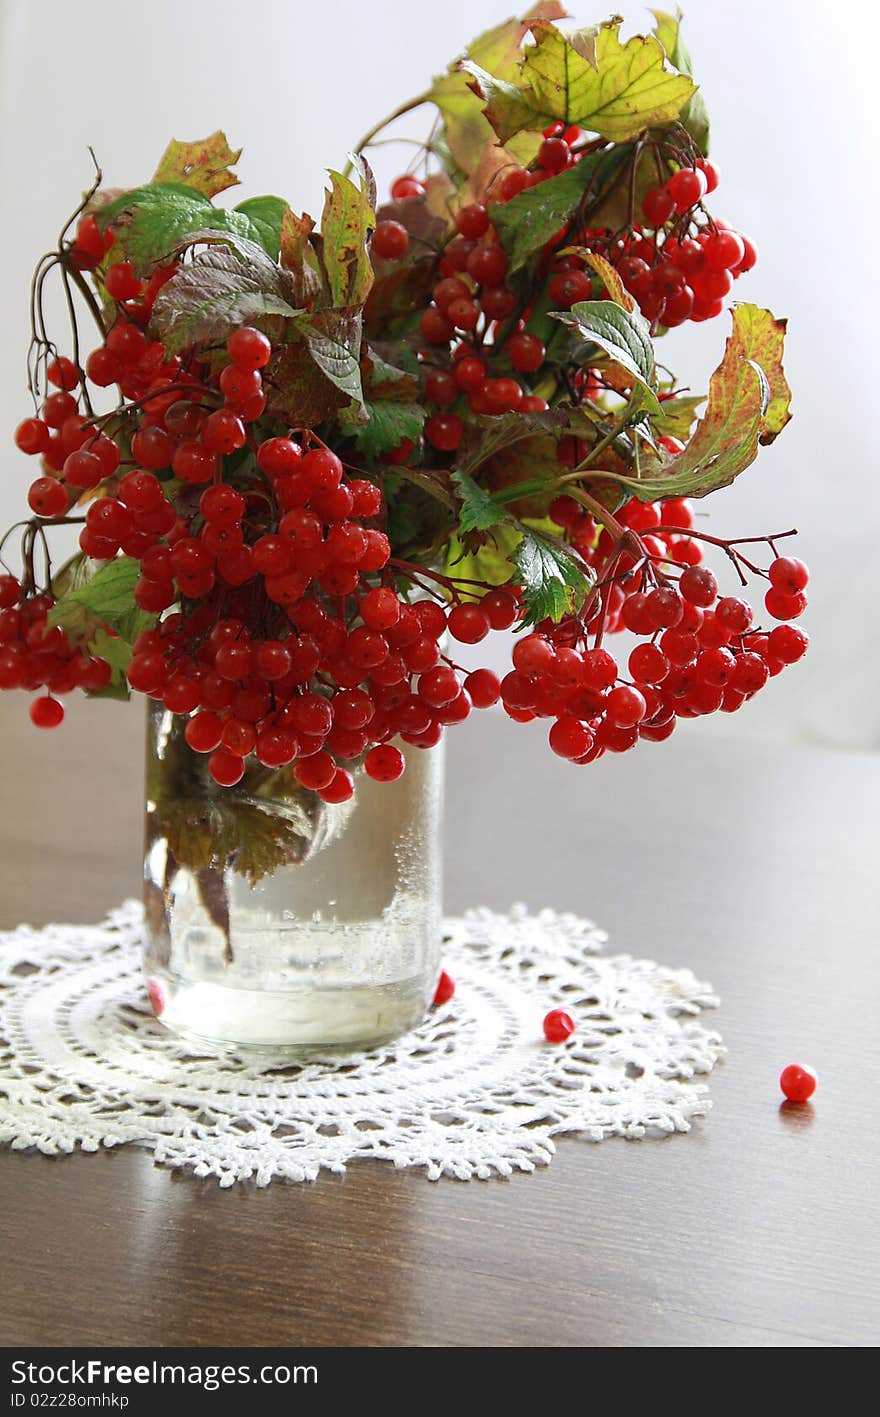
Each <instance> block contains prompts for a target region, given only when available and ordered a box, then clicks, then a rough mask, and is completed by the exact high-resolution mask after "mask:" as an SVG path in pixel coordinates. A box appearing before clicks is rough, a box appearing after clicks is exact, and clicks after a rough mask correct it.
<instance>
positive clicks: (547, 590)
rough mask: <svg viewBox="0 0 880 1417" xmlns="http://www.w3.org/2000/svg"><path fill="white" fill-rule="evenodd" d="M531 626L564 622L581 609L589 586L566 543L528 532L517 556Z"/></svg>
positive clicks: (515, 551)
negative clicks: (567, 617) (565, 616)
mask: <svg viewBox="0 0 880 1417" xmlns="http://www.w3.org/2000/svg"><path fill="white" fill-rule="evenodd" d="M513 559H514V562H515V563H516V567H517V570H518V572H519V580H520V584H521V585H522V589H523V598H524V600H525V603H526V606H527V607H528V612H529V613H528V621H529V623H536V622H538V621H541V620H547V619H550V620H557V621H558V620H561V619H562V617H563V615H567V614H568V613H569V612H570V611H572V610H574V609H576V608H577V606H579V605H580V604H581V603H582V602H583V600H584V598H585V596H586V594H587V591H588V590H589V582H588V581H587V578H586V576H585V574H584V572H583V571H582V570H581V568H580V566H579V565H578V563H577V562H576V561H575V560H574V559H573V556H572V553H571V552H570V551H569V550H568V549H567V547H565V546H564V545H563V543H562V542H555V541H550V540H548V539H547V538H546V537H544V536H541V535H538V534H535V533H534V532H527V533H526V534H525V536H524V537H523V539H522V541H521V542H520V543H519V545H518V546H517V547H516V549H515V550H514V553H513Z"/></svg>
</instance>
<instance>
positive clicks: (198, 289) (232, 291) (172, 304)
mask: <svg viewBox="0 0 880 1417" xmlns="http://www.w3.org/2000/svg"><path fill="white" fill-rule="evenodd" d="M207 235H208V236H210V233H207ZM205 237H206V233H204V232H199V233H197V239H205ZM216 240H218V241H219V242H220V243H222V244H220V245H213V246H210V247H209V248H208V249H207V250H206V251H200V252H199V254H198V255H197V256H196V257H195V259H194V260H193V261H192V262H191V263H190V264H189V265H186V266H182V267H181V268H180V270H179V271H178V272H177V274H176V275H175V276H173V277H172V278H171V280H169V281H167V282H166V283H165V285H163V287H162V289H161V290H160V292H159V295H158V296H157V298H156V303H155V305H154V306H153V316H152V321H151V325H152V328H153V330H154V331H155V333H156V334H157V335H158V337H159V338H160V339H161V340H162V342H163V343H164V345H165V347H166V348H167V349H168V350H169V352H170V353H176V352H177V351H178V350H181V349H186V348H188V347H189V346H190V345H193V344H219V343H221V342H222V341H223V340H224V339H225V338H226V336H227V335H228V334H229V333H230V331H232V330H233V329H236V328H237V327H238V326H239V325H246V324H259V323H260V322H261V321H262V320H265V319H266V318H267V317H273V316H281V317H288V318H289V317H291V316H295V315H297V314H298V313H299V312H298V311H297V310H296V308H295V307H294V306H293V305H291V304H290V298H289V297H290V295H291V290H290V282H289V279H288V278H287V277H286V274H285V272H284V271H283V270H282V269H281V268H280V267H279V266H276V265H275V264H274V263H273V262H271V261H270V260H269V258H268V256H267V255H266V254H265V252H264V251H263V250H262V248H261V247H258V246H254V245H253V243H251V242H249V241H245V240H242V239H241V238H234V239H233V241H232V242H227V240H226V238H224V237H222V236H221V237H218V238H216ZM233 244H234V247H235V249H234V250H232V249H230V246H231V245H233Z"/></svg>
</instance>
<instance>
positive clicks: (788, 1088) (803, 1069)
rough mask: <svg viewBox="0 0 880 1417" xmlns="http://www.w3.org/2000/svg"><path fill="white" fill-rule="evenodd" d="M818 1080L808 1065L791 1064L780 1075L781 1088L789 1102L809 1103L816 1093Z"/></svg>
mask: <svg viewBox="0 0 880 1417" xmlns="http://www.w3.org/2000/svg"><path fill="white" fill-rule="evenodd" d="M817 1082H818V1078H817V1077H816V1074H815V1072H814V1070H813V1069H812V1068H811V1067H809V1065H808V1064H807V1063H789V1065H788V1067H787V1068H783V1069H782V1072H781V1073H780V1075H779V1086H780V1087H781V1088H782V1091H783V1092H784V1093H785V1096H786V1098H787V1099H788V1101H789V1102H807V1101H809V1099H810V1098H811V1097H812V1095H813V1093H814V1092H815V1091H816V1083H817Z"/></svg>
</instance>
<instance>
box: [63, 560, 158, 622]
mask: <svg viewBox="0 0 880 1417" xmlns="http://www.w3.org/2000/svg"><path fill="white" fill-rule="evenodd" d="M140 573H141V568H140V563H139V562H138V561H135V560H133V559H132V557H131V556H117V557H116V559H115V560H113V561H106V562H105V563H104V565H103V566H101V568H100V570H98V571H97V572H96V573H95V575H94V576H92V578H91V580H89V581H87V582H86V584H85V585H82V586H80V587H79V588H78V589H77V590H73V591H70V592H69V594H68V596H67V599H68V600H72V601H74V602H75V603H76V604H77V605H82V606H84V608H85V609H86V610H91V612H92V614H93V615H99V616H100V617H101V619H102V620H103V621H104V623H105V624H108V625H111V626H112V627H113V628H114V629H115V628H116V626H115V624H114V621H115V620H117V619H118V618H119V617H120V616H121V615H125V614H127V613H128V612H129V611H130V610H131V609H132V608H135V602H134V588H135V585H136V584H137V581H138V579H139V577H140ZM56 608H57V607H56Z"/></svg>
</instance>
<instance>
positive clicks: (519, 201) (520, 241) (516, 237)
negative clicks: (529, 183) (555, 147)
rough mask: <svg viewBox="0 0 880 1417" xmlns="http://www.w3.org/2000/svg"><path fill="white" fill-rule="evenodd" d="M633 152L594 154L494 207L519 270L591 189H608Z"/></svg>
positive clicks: (496, 220)
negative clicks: (608, 185) (607, 186)
mask: <svg viewBox="0 0 880 1417" xmlns="http://www.w3.org/2000/svg"><path fill="white" fill-rule="evenodd" d="M628 153H629V149H628V148H627V147H619V148H614V149H612V150H611V151H608V152H598V153H590V154H588V155H587V156H586V157H584V158H582V159H581V161H580V162H578V163H576V164H575V165H574V166H573V167H569V168H567V169H566V171H565V172H560V173H559V175H558V176H557V177H550V178H548V179H547V181H546V182H542V183H541V184H540V186H538V187H531V188H529V189H528V190H527V191H525V192H520V193H519V195H518V196H516V197H513V198H511V200H510V201H509V202H503V203H499V204H498V205H497V206H493V207H491V208H490V213H489V214H490V217H491V219H492V225H493V226H494V228H495V230H496V231H497V232H498V235H499V236H500V238H501V241H502V243H503V245H504V247H505V249H506V251H507V253H508V256H509V257H510V269H511V270H512V271H515V270H518V269H519V267H520V266H522V265H524V264H525V262H526V261H527V260H528V259H529V257H530V256H532V255H534V253H535V252H536V251H539V250H541V249H542V248H543V247H544V246H545V245H546V244H547V242H548V241H549V240H550V239H551V237H553V236H554V235H555V234H556V232H557V231H558V230H559V228H560V227H561V226H563V225H564V224H565V222H567V221H568V220H569V219H570V218H571V217H572V216H574V214H575V212H576V211H577V210H578V207H579V206H580V205H581V202H582V201H583V200H584V198H585V196H586V194H587V192H588V191H590V190H593V191H594V192H595V194H597V195H598V194H599V193H601V192H602V191H604V189H605V187H606V185H607V184H608V182H610V181H611V180H612V178H613V177H614V176H615V175H616V173H617V172H618V171H619V170H620V167H621V166H622V164H623V163H624V161H625V160H626V158H627V156H628Z"/></svg>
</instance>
